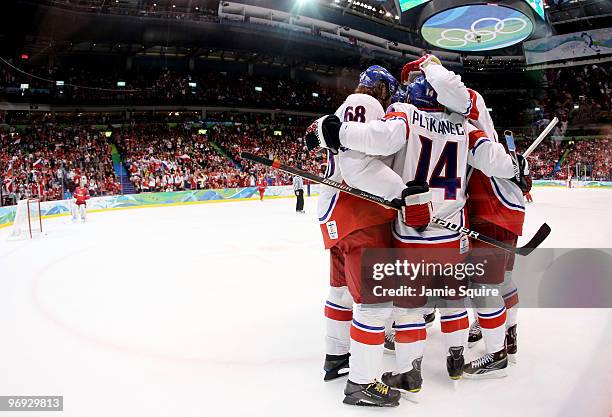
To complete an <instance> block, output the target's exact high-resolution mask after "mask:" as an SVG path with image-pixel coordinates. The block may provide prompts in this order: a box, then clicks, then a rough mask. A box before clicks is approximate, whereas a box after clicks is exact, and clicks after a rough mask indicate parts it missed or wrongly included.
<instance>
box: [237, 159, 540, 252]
mask: <svg viewBox="0 0 612 417" xmlns="http://www.w3.org/2000/svg"><path fill="white" fill-rule="evenodd" d="M240 156H241V157H242V158H244V159H247V160H249V161H252V162H257V163H258V164H262V165H266V166H269V167H272V168H275V169H278V170H280V171H284V172H286V173H288V174H292V175H299V176H300V177H302V178H307V179H309V180H311V181H313V182H316V183H318V184H324V185H327V186H329V187H332V188H336V189H338V190H340V191H343V192H345V193H347V194H351V195H354V196H355V197H359V198H362V199H364V200H368V201H371V202H374V203H378V204H380V205H381V206H384V207H387V208H390V209H394V210H398V211H399V210H401V209H402V205H401V204H400V203H396V202H393V201H389V200H385V199H384V198H382V197H380V196H377V195H374V194H370V193H368V192H366V191H363V190H360V189H358V188H354V187H351V186H349V185H346V184H342V183H339V182H336V181H332V180H330V179H328V178H323V177H320V176H318V175H314V174H311V173H310V172H307V171H303V170H301V169H298V168H294V167H291V166H289V165H285V164H281V163H280V162H279V161H278V160H274V161H273V160H271V159H268V158H263V157H261V156H257V155H253V154H251V153H248V152H242V153H241V154H240ZM431 222H432V223H434V224H437V225H438V226H441V227H443V228H445V229H448V230H451V231H453V232H458V233H461V234H463V235H466V236H468V237H471V238H472V239H476V240H480V241H482V242H485V243H488V244H489V245H492V246H496V247H498V248H500V249H503V250H505V251H508V252H512V253H517V254H519V255H522V256H527V255H529V254H530V253H531V252H532V251H533V250H534V249H535V248H537V247H538V246H539V245H540V244H541V243H542V242H543V241H544V239H546V237H547V236H548V235H549V234H550V227H549V226H548V225H547V224H546V223H544V224H543V225H542V226H540V229H538V231H537V232H536V234H535V235H534V236H533V237H532V238H531V240H530V241H529V242H528V243H527V244H526V245H525V246H522V247H520V248H519V247H514V246H511V245H508V244H507V243H504V242H500V241H499V240H496V239H493V238H491V237H488V236H485V235H481V234H480V233H478V232H476V231H474V230H470V229H468V228H467V227H463V226H459V225H458V224H455V223H451V222H448V221H446V220H443V219H439V218H437V217H432V219H431Z"/></svg>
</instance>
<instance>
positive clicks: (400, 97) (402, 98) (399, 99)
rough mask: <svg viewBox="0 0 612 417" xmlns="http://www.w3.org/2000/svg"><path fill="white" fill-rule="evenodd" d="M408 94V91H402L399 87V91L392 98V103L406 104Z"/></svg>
mask: <svg viewBox="0 0 612 417" xmlns="http://www.w3.org/2000/svg"><path fill="white" fill-rule="evenodd" d="M407 94H408V93H407V91H406V90H402V87H401V86H399V87H397V91H396V92H395V94H393V97H391V103H405V102H406V96H407Z"/></svg>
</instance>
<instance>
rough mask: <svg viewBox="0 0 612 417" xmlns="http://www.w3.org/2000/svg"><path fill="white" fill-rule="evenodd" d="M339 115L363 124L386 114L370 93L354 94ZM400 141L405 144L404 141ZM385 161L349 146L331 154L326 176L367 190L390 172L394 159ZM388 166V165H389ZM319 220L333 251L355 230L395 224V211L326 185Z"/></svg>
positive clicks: (322, 189)
mask: <svg viewBox="0 0 612 417" xmlns="http://www.w3.org/2000/svg"><path fill="white" fill-rule="evenodd" d="M335 114H336V116H338V117H339V118H340V120H343V121H345V122H357V124H362V123H366V122H369V121H373V120H379V119H381V118H382V117H384V115H385V111H384V109H383V108H382V106H381V104H380V103H379V102H378V100H376V99H375V98H374V97H372V96H369V95H367V94H351V95H350V96H348V97H347V99H346V100H345V101H344V103H343V104H342V105H341V106H340V107H339V108H338V110H337V111H336V113H335ZM400 141H401V143H403V139H401V140H400ZM401 143H400V146H401ZM397 149H399V146H398V147H397ZM391 158H392V157H391ZM381 159H382V158H381V157H374V156H368V155H364V154H363V153H361V152H356V151H353V150H351V149H349V148H348V147H346V146H344V147H343V148H341V149H340V151H339V153H338V154H337V155H334V154H333V153H331V152H330V151H327V171H326V172H325V177H326V178H329V179H331V180H333V181H336V182H340V183H341V182H346V183H347V184H349V185H351V186H353V187H357V188H361V189H363V190H366V191H367V189H368V184H367V183H366V182H367V181H368V180H371V179H372V178H373V177H375V176H376V174H377V173H379V172H381V171H382V170H383V169H385V168H386V169H387V170H388V165H390V164H391V161H390V160H388V161H382V160H381ZM385 163H386V164H388V165H387V166H385ZM398 180H399V179H398ZM318 217H319V223H320V226H321V233H322V235H323V240H324V243H325V247H326V248H328V249H329V248H331V247H333V246H334V245H335V244H336V243H338V242H339V241H340V240H341V239H342V238H343V237H345V236H347V235H348V234H350V233H352V232H353V231H356V230H359V229H362V228H365V227H369V226H375V225H378V224H383V223H387V222H390V221H392V220H393V219H394V218H395V212H394V210H388V209H385V208H384V207H382V206H380V205H379V204H376V203H371V202H369V201H366V200H363V199H360V198H357V197H354V196H352V195H350V194H346V193H341V192H339V191H338V190H336V189H335V188H331V187H326V186H322V187H321V192H320V194H319V201H318Z"/></svg>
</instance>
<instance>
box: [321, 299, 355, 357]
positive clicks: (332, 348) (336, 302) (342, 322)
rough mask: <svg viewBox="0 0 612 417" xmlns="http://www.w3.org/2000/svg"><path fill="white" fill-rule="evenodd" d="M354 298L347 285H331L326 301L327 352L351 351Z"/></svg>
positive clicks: (340, 353)
mask: <svg viewBox="0 0 612 417" xmlns="http://www.w3.org/2000/svg"><path fill="white" fill-rule="evenodd" d="M351 320H353V299H352V298H351V295H350V293H349V291H348V288H347V287H331V288H330V289H329V295H328V297H327V301H326V302H325V322H326V333H325V353H327V354H328V355H344V354H346V353H348V351H349V345H350V328H351Z"/></svg>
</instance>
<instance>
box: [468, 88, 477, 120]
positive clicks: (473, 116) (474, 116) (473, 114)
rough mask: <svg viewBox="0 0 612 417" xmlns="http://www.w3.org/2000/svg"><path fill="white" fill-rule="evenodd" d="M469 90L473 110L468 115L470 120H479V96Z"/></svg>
mask: <svg viewBox="0 0 612 417" xmlns="http://www.w3.org/2000/svg"><path fill="white" fill-rule="evenodd" d="M467 90H468V92H469V93H470V100H471V101H472V108H471V109H470V113H469V114H468V119H471V120H478V118H479V117H480V112H479V111H478V96H477V95H476V92H475V91H474V90H470V89H469V88H468V89H467Z"/></svg>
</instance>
